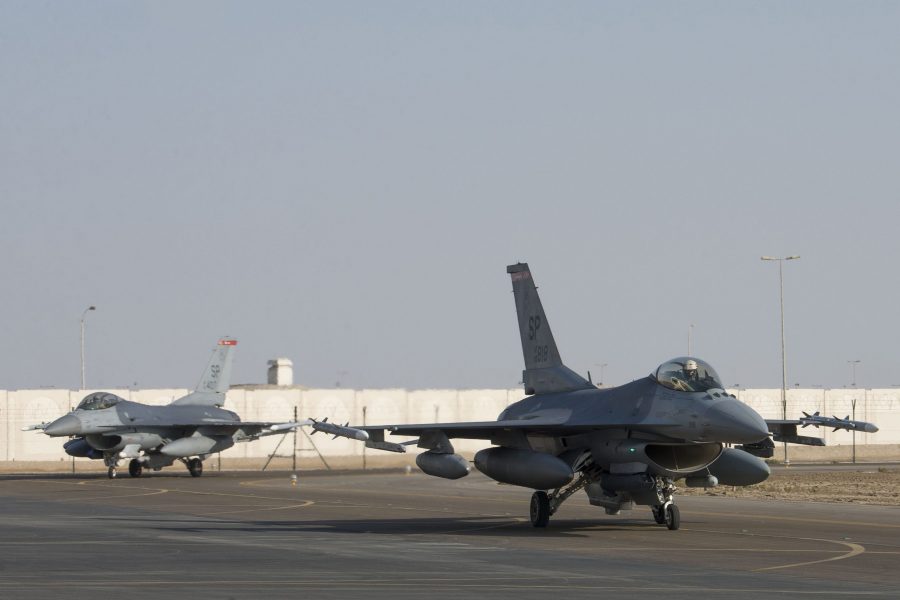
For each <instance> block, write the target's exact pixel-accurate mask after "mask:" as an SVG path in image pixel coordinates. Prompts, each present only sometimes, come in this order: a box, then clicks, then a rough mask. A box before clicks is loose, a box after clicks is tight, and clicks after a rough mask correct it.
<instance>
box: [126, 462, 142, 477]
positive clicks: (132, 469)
mask: <svg viewBox="0 0 900 600" xmlns="http://www.w3.org/2000/svg"><path fill="white" fill-rule="evenodd" d="M143 471H144V467H143V465H141V463H139V462H138V459H136V458H132V459H131V462H129V463H128V474H129V475H131V476H132V477H140V476H141V473H143Z"/></svg>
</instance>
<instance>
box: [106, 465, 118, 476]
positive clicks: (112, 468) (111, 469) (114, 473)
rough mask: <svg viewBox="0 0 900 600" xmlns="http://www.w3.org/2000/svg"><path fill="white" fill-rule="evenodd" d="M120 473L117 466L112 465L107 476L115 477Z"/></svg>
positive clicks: (107, 471)
mask: <svg viewBox="0 0 900 600" xmlns="http://www.w3.org/2000/svg"><path fill="white" fill-rule="evenodd" d="M118 474H119V472H118V471H116V468H115V467H110V468H108V469H107V470H106V476H107V477H109V478H110V479H115V478H116V475H118Z"/></svg>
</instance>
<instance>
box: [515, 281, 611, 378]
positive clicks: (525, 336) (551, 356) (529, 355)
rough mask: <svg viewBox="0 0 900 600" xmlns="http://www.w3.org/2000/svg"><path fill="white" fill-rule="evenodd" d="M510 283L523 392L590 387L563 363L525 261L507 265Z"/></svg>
mask: <svg viewBox="0 0 900 600" xmlns="http://www.w3.org/2000/svg"><path fill="white" fill-rule="evenodd" d="M506 272H507V273H509V274H510V277H511V278H512V285H513V296H515V299H516V313H517V314H518V316H519V333H520V335H521V336H522V353H523V354H524V356H525V371H523V373H522V381H523V382H524V384H525V393H526V394H548V393H554V392H571V391H574V390H583V389H591V388H593V387H594V386H593V385H591V383H590V382H589V381H587V380H586V379H585V378H584V377H582V376H581V375H579V374H578V373H576V372H575V371H573V370H572V369H570V368H568V367H567V366H565V365H564V364H563V362H562V359H561V358H560V356H559V350H558V349H557V347H556V342H555V341H554V339H553V333H552V332H551V331H550V323H548V322H547V315H545V314H544V307H543V306H542V305H541V299H540V297H539V296H538V292H537V288H536V287H535V285H534V280H533V279H532V277H531V271H530V270H529V269H528V264H527V263H517V264H514V265H510V266H508V267H506Z"/></svg>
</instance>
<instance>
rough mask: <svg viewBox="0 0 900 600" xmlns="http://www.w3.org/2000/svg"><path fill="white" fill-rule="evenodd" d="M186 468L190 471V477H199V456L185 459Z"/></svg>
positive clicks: (200, 466) (201, 469)
mask: <svg viewBox="0 0 900 600" xmlns="http://www.w3.org/2000/svg"><path fill="white" fill-rule="evenodd" d="M187 468H188V471H190V473H191V477H200V476H201V475H203V461H202V460H200V459H199V458H192V459H191V460H189V461H187Z"/></svg>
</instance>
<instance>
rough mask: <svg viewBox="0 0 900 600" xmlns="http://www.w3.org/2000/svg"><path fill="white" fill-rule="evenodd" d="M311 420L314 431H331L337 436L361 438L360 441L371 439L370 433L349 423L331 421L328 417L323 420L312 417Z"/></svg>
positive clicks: (352, 438)
mask: <svg viewBox="0 0 900 600" xmlns="http://www.w3.org/2000/svg"><path fill="white" fill-rule="evenodd" d="M310 421H312V428H313V433H315V432H317V431H321V432H322V433H329V434H331V435H333V436H335V437H345V438H349V439H351V440H359V441H360V442H365V441H368V439H369V434H368V433H367V432H366V431H364V430H362V429H356V428H353V427H348V426H347V425H338V424H336V423H329V422H328V419H327V418H325V419H322V420H321V421H316V420H315V419H310Z"/></svg>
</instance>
